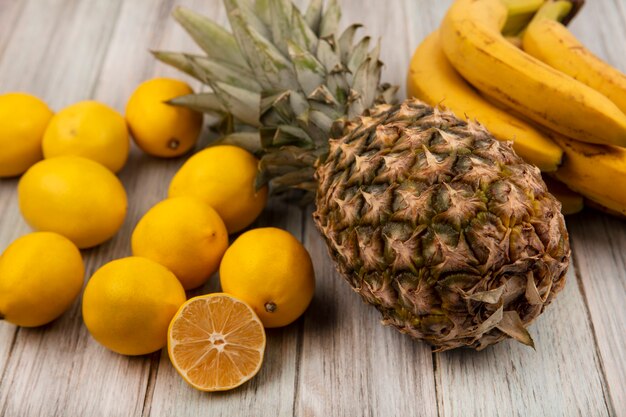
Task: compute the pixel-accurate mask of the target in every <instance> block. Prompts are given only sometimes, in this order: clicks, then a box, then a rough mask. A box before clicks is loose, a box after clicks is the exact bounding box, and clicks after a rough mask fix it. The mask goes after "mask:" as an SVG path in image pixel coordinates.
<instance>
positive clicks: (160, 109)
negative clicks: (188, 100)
mask: <svg viewBox="0 0 626 417" xmlns="http://www.w3.org/2000/svg"><path fill="white" fill-rule="evenodd" d="M192 93H193V90H192V89H191V87H189V85H187V84H186V83H184V82H182V81H179V80H174V79H171V78H154V79H152V80H148V81H145V82H143V83H142V84H140V85H139V87H137V89H136V90H135V91H134V92H133V94H132V95H131V96H130V99H129V100H128V103H127V104H126V121H127V122H128V126H129V127H130V131H131V133H132V135H133V139H134V140H135V143H136V144H137V146H139V147H140V148H141V149H142V150H143V151H144V152H146V153H147V154H150V155H153V156H159V157H162V158H172V157H175V156H180V155H183V154H184V153H186V152H188V151H189V150H190V149H191V148H193V147H194V145H195V144H196V142H197V141H198V136H199V135H200V130H201V129H202V113H198V112H195V111H193V110H190V109H187V108H185V107H180V106H174V105H171V104H168V103H167V101H168V100H171V99H173V98H176V97H179V96H184V95H187V94H192Z"/></svg>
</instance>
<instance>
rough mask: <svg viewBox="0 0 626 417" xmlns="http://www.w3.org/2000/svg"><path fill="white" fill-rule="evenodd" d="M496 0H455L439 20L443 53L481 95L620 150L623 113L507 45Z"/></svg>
mask: <svg viewBox="0 0 626 417" xmlns="http://www.w3.org/2000/svg"><path fill="white" fill-rule="evenodd" d="M506 16H507V9H506V7H505V5H504V4H503V3H502V2H501V0H457V1H456V2H454V3H453V4H452V6H451V7H450V9H449V10H448V13H447V14H446V16H445V17H444V19H443V22H442V25H441V28H440V34H441V40H442V45H443V50H444V52H445V54H446V56H447V57H448V59H449V61H450V62H451V64H452V65H453V66H454V67H455V68H456V69H457V70H458V71H459V73H461V75H462V76H463V77H464V78H465V79H466V80H468V81H469V82H470V83H471V84H473V85H474V86H475V87H476V88H478V89H479V90H481V91H482V92H483V93H484V94H486V95H489V96H491V97H493V98H494V99H496V100H498V101H500V102H502V103H505V104H506V105H507V106H509V107H511V108H513V109H515V110H516V111H518V112H519V113H521V114H523V115H524V116H526V117H528V118H529V119H531V120H534V121H535V122H537V123H539V124H541V125H543V126H545V127H548V128H550V129H551V130H554V131H556V132H559V133H561V134H563V135H565V136H568V137H572V138H574V139H578V140H580V141H584V142H591V143H600V144H611V145H617V146H626V114H624V113H622V111H620V109H619V108H617V106H616V105H615V104H614V103H613V102H612V101H611V100H609V99H608V98H606V97H605V96H604V95H602V94H601V93H599V92H597V91H595V90H594V89H592V88H590V87H588V86H586V85H584V84H583V83H581V82H579V81H576V80H575V79H573V78H572V77H570V76H568V75H565V74H563V73H562V72H560V71H557V70H555V69H554V68H552V67H550V66H548V65H546V64H544V63H543V62H541V61H539V60H538V59H536V58H534V57H532V56H530V55H528V54H526V53H525V52H523V51H521V50H520V49H518V48H516V47H515V46H513V45H511V44H510V43H509V42H508V41H507V40H506V39H505V38H504V37H503V36H502V35H501V34H500V29H501V27H502V25H503V24H504V22H505V20H506Z"/></svg>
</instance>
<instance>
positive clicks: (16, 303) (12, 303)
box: [0, 232, 85, 327]
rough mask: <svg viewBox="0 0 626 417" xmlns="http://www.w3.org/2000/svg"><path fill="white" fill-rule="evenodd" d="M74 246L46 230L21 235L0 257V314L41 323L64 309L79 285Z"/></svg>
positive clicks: (21, 322) (30, 323) (80, 277)
mask: <svg viewBox="0 0 626 417" xmlns="http://www.w3.org/2000/svg"><path fill="white" fill-rule="evenodd" d="M84 274H85V269H84V266H83V259H82V258H81V256H80V252H79V250H78V248H77V247H76V246H75V245H74V244H73V243H72V242H70V241H69V240H68V239H67V238H65V237H63V236H61V235H58V234H56V233H50V232H36V233H30V234H28V235H25V236H22V237H20V238H18V239H16V240H15V241H13V243H11V244H10V245H9V247H8V248H7V249H6V250H5V251H4V253H3V254H2V256H1V257H0V318H1V319H4V320H6V321H8V322H11V323H13V324H16V325H18V326H26V327H34V326H41V325H44V324H46V323H49V322H51V321H52V320H54V319H56V318H57V317H59V316H60V315H61V314H63V312H64V311H65V310H67V309H68V308H69V307H70V306H71V305H72V303H73V302H74V300H75V299H76V297H78V294H79V293H80V289H81V288H82V286H83V276H84Z"/></svg>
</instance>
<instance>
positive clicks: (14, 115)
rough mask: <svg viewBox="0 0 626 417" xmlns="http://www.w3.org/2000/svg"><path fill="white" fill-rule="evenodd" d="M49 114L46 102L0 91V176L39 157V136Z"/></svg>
mask: <svg viewBox="0 0 626 417" xmlns="http://www.w3.org/2000/svg"><path fill="white" fill-rule="evenodd" d="M51 117H52V111H51V110H50V109H49V108H48V106H47V105H46V103H44V102H43V101H41V100H40V99H38V98H37V97H35V96H31V95H30V94H25V93H8V94H2V95H0V177H14V176H17V175H21V174H22V173H24V172H25V171H26V170H27V169H28V168H30V166H31V165H33V164H34V163H35V162H37V161H39V160H41V158H42V157H43V155H42V153H41V140H42V138H43V133H44V131H45V130H46V126H48V122H49V121H50V118H51Z"/></svg>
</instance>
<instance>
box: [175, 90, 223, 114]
mask: <svg viewBox="0 0 626 417" xmlns="http://www.w3.org/2000/svg"><path fill="white" fill-rule="evenodd" d="M167 103H168V104H173V105H175V106H185V107H187V108H190V109H192V110H195V111H199V112H201V113H225V112H226V111H227V109H226V107H224V106H223V105H222V101H221V100H220V99H219V98H218V97H217V95H216V94H215V93H197V94H187V95H184V96H180V97H175V98H173V99H171V100H168V101H167Z"/></svg>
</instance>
